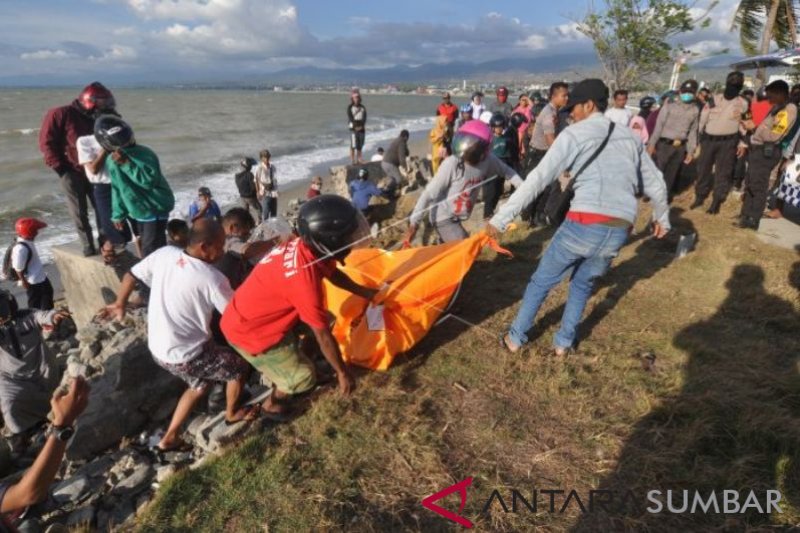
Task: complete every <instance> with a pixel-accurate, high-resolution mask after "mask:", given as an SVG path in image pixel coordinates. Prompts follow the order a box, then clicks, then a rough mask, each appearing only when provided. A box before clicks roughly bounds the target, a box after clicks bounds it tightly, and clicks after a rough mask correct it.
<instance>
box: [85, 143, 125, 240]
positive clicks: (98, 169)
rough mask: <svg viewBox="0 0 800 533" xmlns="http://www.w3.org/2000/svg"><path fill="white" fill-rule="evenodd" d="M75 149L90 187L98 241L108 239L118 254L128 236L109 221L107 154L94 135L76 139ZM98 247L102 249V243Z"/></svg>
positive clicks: (109, 198)
mask: <svg viewBox="0 0 800 533" xmlns="http://www.w3.org/2000/svg"><path fill="white" fill-rule="evenodd" d="M75 148H76V149H77V151H78V163H79V164H80V165H81V166H83V168H84V170H85V171H86V177H87V178H88V179H89V184H90V185H91V187H92V196H93V197H94V201H95V206H94V209H95V213H96V214H97V229H98V231H99V232H100V235H101V237H100V240H101V241H103V240H104V239H108V240H109V241H111V243H112V244H113V245H114V248H115V250H116V251H118V252H119V251H121V249H123V248H124V247H125V243H126V242H128V241H129V240H130V234H129V232H127V231H120V230H118V229H117V228H116V227H115V226H114V223H113V222H112V221H111V178H109V176H108V172H106V168H105V162H106V157H107V156H108V152H106V151H105V150H103V147H102V146H100V143H99V142H97V139H96V138H95V136H94V135H84V136H82V137H78V141H77V142H76V144H75ZM126 229H127V226H126ZM100 246H101V248H102V242H101V245H100Z"/></svg>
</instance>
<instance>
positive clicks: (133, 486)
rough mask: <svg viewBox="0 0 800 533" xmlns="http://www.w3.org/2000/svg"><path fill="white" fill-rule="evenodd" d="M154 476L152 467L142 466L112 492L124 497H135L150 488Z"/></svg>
mask: <svg viewBox="0 0 800 533" xmlns="http://www.w3.org/2000/svg"><path fill="white" fill-rule="evenodd" d="M154 474H155V470H154V469H153V467H152V466H150V465H149V464H140V465H138V466H137V467H136V468H135V469H134V470H133V473H132V474H131V475H129V476H128V477H126V478H125V479H123V480H122V481H120V482H119V483H117V485H116V486H115V487H114V489H113V490H112V492H113V493H114V494H118V495H122V496H135V495H136V494H139V493H140V492H142V491H143V490H145V489H146V488H148V487H149V486H150V482H151V481H152V479H153V475H154Z"/></svg>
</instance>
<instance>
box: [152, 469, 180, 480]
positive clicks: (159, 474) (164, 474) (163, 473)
mask: <svg viewBox="0 0 800 533" xmlns="http://www.w3.org/2000/svg"><path fill="white" fill-rule="evenodd" d="M176 471H177V468H175V465H166V466H160V467H158V468H156V482H157V483H164V481H166V480H167V478H169V477H170V476H172V475H174V474H175V472H176Z"/></svg>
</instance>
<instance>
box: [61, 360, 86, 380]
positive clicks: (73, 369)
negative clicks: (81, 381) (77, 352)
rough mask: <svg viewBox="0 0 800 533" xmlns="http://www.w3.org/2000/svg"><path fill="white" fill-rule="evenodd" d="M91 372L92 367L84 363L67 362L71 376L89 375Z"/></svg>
mask: <svg viewBox="0 0 800 533" xmlns="http://www.w3.org/2000/svg"><path fill="white" fill-rule="evenodd" d="M90 373H91V369H90V368H89V367H88V366H86V365H85V364H83V363H78V362H76V361H69V362H67V374H68V375H69V377H71V378H75V377H78V376H83V377H88V376H89V374H90Z"/></svg>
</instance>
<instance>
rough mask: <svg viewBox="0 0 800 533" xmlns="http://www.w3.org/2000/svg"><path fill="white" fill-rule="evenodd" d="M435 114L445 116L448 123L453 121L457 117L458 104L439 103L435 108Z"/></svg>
mask: <svg viewBox="0 0 800 533" xmlns="http://www.w3.org/2000/svg"><path fill="white" fill-rule="evenodd" d="M436 114H437V115H444V116H445V117H447V122H449V123H450V124H452V123H454V122H455V121H456V119H457V118H458V106H457V105H455V104H452V103H451V104H449V105H448V104H444V103H442V104H439V107H438V108H436Z"/></svg>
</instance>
